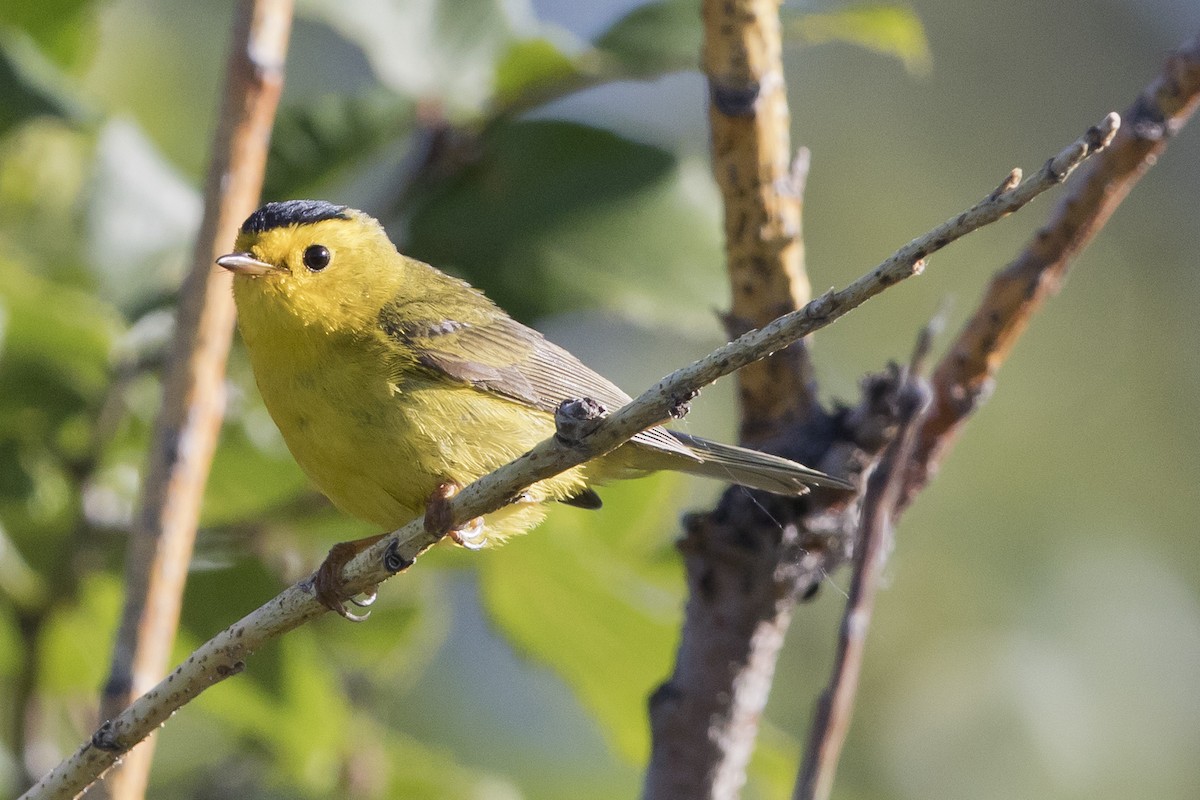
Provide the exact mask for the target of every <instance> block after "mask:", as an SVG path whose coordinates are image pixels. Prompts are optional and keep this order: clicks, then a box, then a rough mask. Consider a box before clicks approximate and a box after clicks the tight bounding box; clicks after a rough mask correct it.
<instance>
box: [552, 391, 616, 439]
mask: <svg viewBox="0 0 1200 800" xmlns="http://www.w3.org/2000/svg"><path fill="white" fill-rule="evenodd" d="M607 416H608V409H607V408H606V407H605V406H604V404H603V403H601V402H599V401H597V400H593V399H592V398H590V397H580V398H577V399H574V400H564V401H562V402H561V403H560V404H559V406H558V409H557V410H556V411H555V412H554V438H555V439H556V440H557V441H558V443H559V444H561V445H563V446H565V447H577V446H578V445H579V443H580V442H582V441H583V440H584V439H585V438H587V436H588V435H590V434H591V433H592V432H593V431H595V430H596V428H598V427H599V426H600V421H601V420H602V419H604V418H605V417H607Z"/></svg>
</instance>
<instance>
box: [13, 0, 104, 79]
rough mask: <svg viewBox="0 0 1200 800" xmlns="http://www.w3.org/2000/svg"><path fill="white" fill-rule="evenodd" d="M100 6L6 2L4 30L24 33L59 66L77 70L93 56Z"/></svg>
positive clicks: (82, 0) (89, 1) (72, 0)
mask: <svg viewBox="0 0 1200 800" xmlns="http://www.w3.org/2000/svg"><path fill="white" fill-rule="evenodd" d="M97 5H98V3H96V2H95V0H5V2H4V3H3V4H0V28H2V27H5V26H7V27H8V28H9V29H10V30H11V29H17V30H21V31H23V32H24V33H26V34H28V35H29V37H30V38H31V39H32V40H33V41H35V42H36V43H37V46H38V48H39V49H40V50H41V51H42V52H44V53H46V54H47V55H49V56H50V57H51V58H53V59H54V60H55V61H56V62H58V63H59V64H61V65H63V66H68V67H69V66H75V65H78V64H80V63H81V62H82V61H83V60H84V59H85V58H86V57H87V56H88V55H89V54H90V47H89V45H90V44H91V41H92V38H93V36H94V33H95V11H96V7H97ZM2 83H3V82H2V81H0V85H2Z"/></svg>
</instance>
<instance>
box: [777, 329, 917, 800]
mask: <svg viewBox="0 0 1200 800" xmlns="http://www.w3.org/2000/svg"><path fill="white" fill-rule="evenodd" d="M935 325H936V321H935V322H933V323H930V324H929V325H928V326H926V328H925V329H924V330H923V331H922V332H921V335H920V337H919V340H918V343H917V347H916V350H915V352H914V354H913V359H912V363H911V364H910V365H909V368H908V371H907V377H906V379H905V381H904V385H903V386H902V387H901V389H900V393H899V397H898V405H899V409H898V418H899V423H900V429H899V432H898V434H897V436H896V438H895V439H894V440H893V441H892V443H891V445H890V446H889V447H888V449H887V451H886V453H885V455H884V457H883V460H882V461H881V462H880V463H879V466H878V467H876V469H875V471H874V472H873V473H872V475H871V477H870V479H869V480H868V481H867V488H866V491H865V492H864V493H863V501H862V520H861V522H860V526H859V531H860V532H859V537H858V542H857V543H856V545H855V548H854V572H853V575H852V577H851V580H850V592H849V596H848V597H847V598H846V611H845V613H844V615H843V616H842V625H841V629H840V631H839V634H838V647H837V653H836V655H835V656H834V663H833V672H832V674H831V675H830V678H829V684H828V686H827V687H826V689H825V691H824V692H822V693H821V697H820V699H819V700H818V701H817V708H816V711H815V712H814V714H813V722H812V728H811V730H810V731H809V734H808V746H807V749H806V750H805V753H804V759H803V761H802V764H801V768H800V778H799V780H798V781H797V783H796V792H795V794H794V800H825V798H828V797H829V793H830V791H831V790H832V788H833V776H834V774H835V773H836V771H837V763H838V758H839V756H840V755H841V752H842V745H843V744H844V743H845V741H846V734H847V733H848V732H849V731H850V719H851V715H852V714H853V711H854V697H855V694H856V693H857V691H858V676H859V674H860V672H861V670H862V662H863V654H864V652H865V650H866V643H867V630H868V629H869V627H870V624H871V613H872V611H873V610H874V607H875V593H876V590H877V589H878V586H879V576H880V575H881V574H882V572H883V566H884V563H885V561H886V560H887V555H888V553H889V552H890V550H891V546H892V541H893V533H894V522H895V513H896V503H897V501H898V499H899V497H900V492H901V489H902V488H903V485H904V476H905V474H906V467H907V465H908V460H909V458H910V457H911V456H912V452H913V447H914V445H915V443H916V438H917V431H918V430H920V426H921V419H922V417H923V415H924V412H925V410H926V409H927V408H928V407H929V400H930V396H931V392H930V389H929V385H928V384H927V383H926V382H925V380H924V379H923V378H922V377H921V374H920V371H921V365H922V364H923V363H924V361H925V358H926V356H927V355H928V353H929V347H930V343H931V341H932V338H933V330H934V327H935Z"/></svg>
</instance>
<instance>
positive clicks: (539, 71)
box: [495, 39, 581, 107]
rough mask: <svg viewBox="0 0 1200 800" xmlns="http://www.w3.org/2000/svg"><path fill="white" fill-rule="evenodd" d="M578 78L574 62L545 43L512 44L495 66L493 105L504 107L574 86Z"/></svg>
mask: <svg viewBox="0 0 1200 800" xmlns="http://www.w3.org/2000/svg"><path fill="white" fill-rule="evenodd" d="M580 77H581V75H580V72H579V67H578V66H577V65H576V63H575V61H574V60H573V59H571V58H570V57H569V56H567V54H566V53H564V52H563V51H562V50H560V49H559V48H558V46H557V45H555V44H554V42H552V41H550V40H549V39H525V40H523V41H519V42H514V43H513V44H512V45H510V46H509V48H508V49H507V50H506V51H505V52H504V55H503V56H502V57H501V58H500V61H499V63H498V64H497V65H496V92H495V102H496V104H497V105H498V106H500V107H505V106H508V105H510V104H513V103H516V102H517V101H518V100H521V99H524V98H529V97H536V96H537V95H539V94H540V93H542V92H547V91H549V90H551V89H552V88H553V87H561V86H564V85H566V86H571V85H574V84H575V83H576V82H577V81H578V80H579V79H580Z"/></svg>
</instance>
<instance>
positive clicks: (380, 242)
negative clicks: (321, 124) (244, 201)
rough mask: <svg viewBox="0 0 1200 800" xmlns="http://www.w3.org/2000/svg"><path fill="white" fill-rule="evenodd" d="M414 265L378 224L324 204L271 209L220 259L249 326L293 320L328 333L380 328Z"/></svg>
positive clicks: (257, 215) (252, 220) (249, 223)
mask: <svg viewBox="0 0 1200 800" xmlns="http://www.w3.org/2000/svg"><path fill="white" fill-rule="evenodd" d="M406 262H407V259H405V258H404V257H402V256H400V255H399V254H398V253H397V252H396V248H395V246H394V245H393V244H392V242H391V241H390V240H389V239H388V236H387V233H386V232H384V230H383V227H382V226H381V225H380V224H379V223H378V222H377V221H375V220H374V219H373V218H371V217H370V216H368V215H366V214H364V213H363V212H361V211H355V210H354V209H351V208H347V207H345V206H338V205H333V204H332V203H326V202H324V201H320V200H288V201H285V202H280V203H268V204H267V205H265V206H263V207H262V208H260V209H259V210H258V211H255V212H254V213H253V214H251V215H250V216H249V217H248V218H247V219H246V221H245V222H244V223H243V224H242V227H241V230H240V231H239V232H238V237H237V242H236V243H235V252H233V253H230V254H228V255H224V256H221V257H220V258H218V259H217V264H219V265H220V266H222V267H224V268H225V269H227V270H229V271H230V272H232V273H233V274H234V297H235V298H236V300H237V305H238V313H239V315H240V316H241V317H242V319H243V323H246V322H247V321H248V320H247V318H248V317H249V318H251V319H259V320H263V321H266V320H274V321H275V322H276V323H277V324H278V322H280V321H281V320H282V319H286V318H292V319H291V321H292V322H295V323H298V324H299V325H300V326H302V327H305V328H310V327H313V326H318V327H319V328H324V329H325V330H327V331H339V330H341V331H347V330H351V331H352V330H361V329H363V327H364V326H366V325H369V324H370V323H372V322H373V321H374V320H375V318H376V317H377V315H378V314H379V310H380V308H381V307H382V306H383V304H384V303H386V302H387V301H388V300H390V299H392V298H394V297H395V296H396V295H397V294H398V293H399V292H400V291H401V289H402V288H403V285H404V278H405V271H406V270H405V266H406ZM281 314H282V315H284V316H283V317H281V316H280V315H281Z"/></svg>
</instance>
